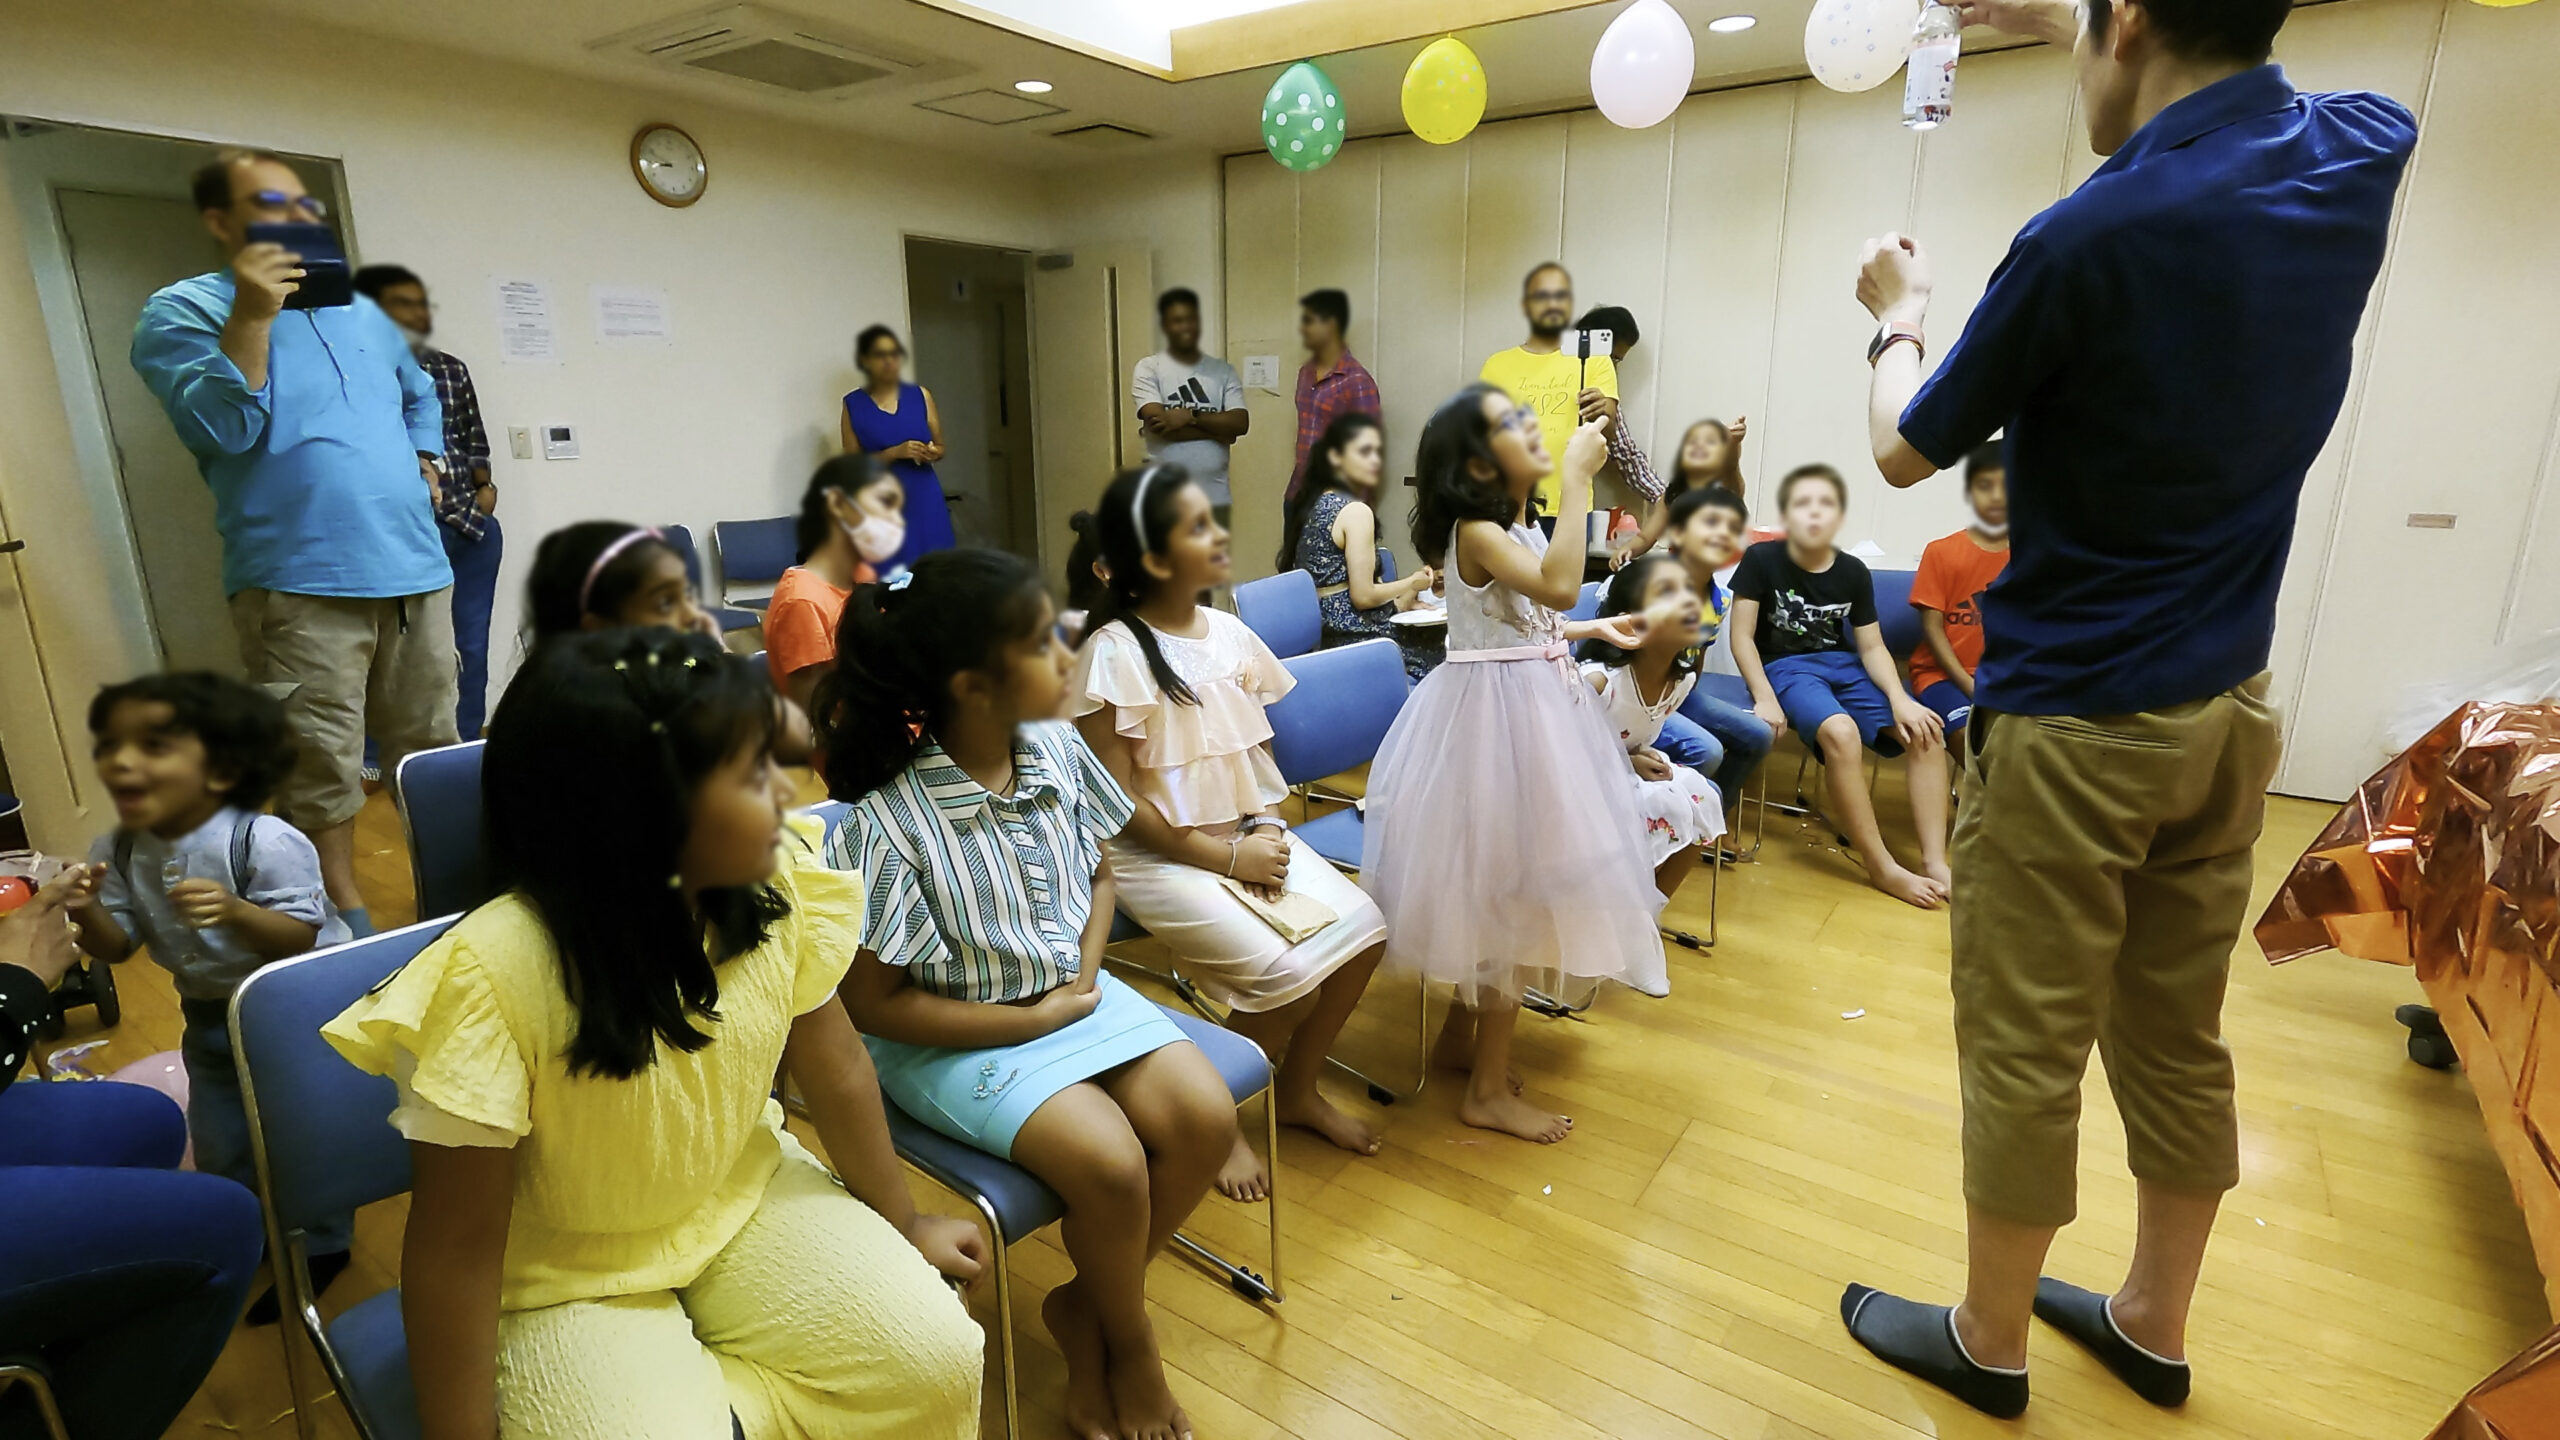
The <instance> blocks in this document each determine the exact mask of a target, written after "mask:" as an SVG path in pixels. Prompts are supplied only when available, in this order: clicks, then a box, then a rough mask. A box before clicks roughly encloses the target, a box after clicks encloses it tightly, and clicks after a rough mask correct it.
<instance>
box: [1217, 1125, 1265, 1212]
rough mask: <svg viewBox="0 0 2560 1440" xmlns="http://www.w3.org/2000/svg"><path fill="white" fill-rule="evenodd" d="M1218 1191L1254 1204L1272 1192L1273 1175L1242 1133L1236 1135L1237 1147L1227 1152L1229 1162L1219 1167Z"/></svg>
mask: <svg viewBox="0 0 2560 1440" xmlns="http://www.w3.org/2000/svg"><path fill="white" fill-rule="evenodd" d="M1216 1184H1217V1187H1218V1193H1219V1194H1221V1195H1224V1196H1226V1197H1227V1198H1228V1199H1230V1200H1236V1201H1241V1202H1243V1203H1245V1204H1248V1205H1250V1204H1254V1203H1256V1202H1258V1201H1260V1200H1262V1199H1263V1198H1264V1197H1266V1196H1268V1195H1269V1194H1270V1193H1271V1176H1270V1174H1269V1173H1268V1172H1267V1171H1265V1170H1264V1169H1263V1168H1262V1157H1261V1156H1259V1155H1256V1154H1254V1153H1253V1146H1252V1145H1251V1144H1249V1143H1247V1142H1246V1140H1245V1138H1244V1137H1243V1136H1242V1135H1238V1136H1237V1137H1236V1148H1235V1149H1233V1150H1230V1151H1228V1152H1227V1163H1226V1164H1224V1165H1221V1166H1219V1167H1218V1178H1217V1181H1216Z"/></svg>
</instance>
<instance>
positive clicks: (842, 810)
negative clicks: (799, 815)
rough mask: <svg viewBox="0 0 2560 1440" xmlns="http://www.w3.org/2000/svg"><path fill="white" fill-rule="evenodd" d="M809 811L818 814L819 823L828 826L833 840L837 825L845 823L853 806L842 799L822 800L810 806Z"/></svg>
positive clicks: (828, 831) (829, 834)
mask: <svg viewBox="0 0 2560 1440" xmlns="http://www.w3.org/2000/svg"><path fill="white" fill-rule="evenodd" d="M807 813H809V814H811V815H814V816H816V817H817V819H818V823H820V824H822V825H824V826H826V827H827V838H828V839H831V840H832V839H834V838H835V833H836V829H837V827H838V826H841V825H843V824H844V817H845V816H847V815H850V814H852V813H853V807H852V806H850V805H847V804H846V803H844V802H843V801H841V800H821V801H819V802H818V803H817V804H815V805H812V806H810V807H809V809H808V812H807Z"/></svg>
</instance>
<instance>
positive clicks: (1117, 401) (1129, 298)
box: [1031, 241, 1155, 596]
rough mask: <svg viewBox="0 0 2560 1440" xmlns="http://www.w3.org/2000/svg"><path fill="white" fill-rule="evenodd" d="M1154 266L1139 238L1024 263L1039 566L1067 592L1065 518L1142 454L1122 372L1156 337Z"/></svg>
mask: <svg viewBox="0 0 2560 1440" xmlns="http://www.w3.org/2000/svg"><path fill="white" fill-rule="evenodd" d="M1153 275H1154V270H1153V267H1152V262H1151V261H1150V259H1149V255H1148V250H1147V247H1146V246H1145V245H1144V244H1141V243H1137V242H1134V241H1133V242H1124V243H1121V244H1116V245H1080V246H1078V247H1076V249H1075V250H1074V251H1072V252H1064V253H1059V254H1052V255H1042V256H1040V257H1039V258H1038V259H1036V260H1035V261H1034V262H1033V263H1032V267H1031V375H1032V415H1033V419H1034V421H1035V422H1036V423H1037V424H1038V426H1039V448H1038V457H1037V458H1038V468H1037V472H1036V480H1037V485H1038V489H1039V494H1040V506H1039V509H1040V559H1041V569H1042V571H1043V572H1045V573H1046V574H1047V575H1048V577H1049V584H1050V587H1051V589H1052V591H1053V592H1054V593H1056V594H1058V595H1061V596H1063V595H1065V594H1066V593H1067V592H1066V585H1065V578H1066V559H1067V547H1068V546H1069V545H1070V544H1071V543H1073V542H1072V541H1071V540H1070V539H1069V538H1068V536H1069V534H1070V532H1069V530H1068V529H1067V521H1068V518H1069V517H1071V516H1073V515H1074V514H1075V512H1077V511H1078V510H1089V509H1091V508H1093V502H1094V501H1095V500H1097V499H1099V498H1100V497H1101V495H1102V488H1103V487H1104V486H1105V485H1108V484H1110V483H1111V477H1112V475H1113V474H1115V473H1117V472H1118V471H1119V470H1120V469H1122V468H1123V467H1125V466H1127V465H1129V464H1131V463H1133V462H1135V461H1136V460H1137V459H1138V458H1139V457H1140V456H1142V455H1144V454H1145V453H1146V451H1145V448H1144V447H1143V446H1142V445H1141V444H1140V442H1139V439H1138V419H1137V411H1136V408H1135V407H1133V406H1132V405H1130V404H1129V371H1130V367H1131V366H1134V365H1136V364H1137V363H1138V357H1139V356H1141V355H1144V354H1146V353H1147V350H1148V347H1149V346H1150V344H1151V343H1152V340H1153V337H1154V330H1153V327H1154V313H1155V288H1154V284H1153Z"/></svg>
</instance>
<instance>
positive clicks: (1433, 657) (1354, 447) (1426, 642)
mask: <svg viewBox="0 0 2560 1440" xmlns="http://www.w3.org/2000/svg"><path fill="white" fill-rule="evenodd" d="M1385 441H1386V434H1385V432H1384V430H1382V429H1381V428H1380V426H1379V424H1378V417H1377V416H1375V415H1362V414H1356V413H1355V414H1350V415H1343V416H1339V417H1337V418H1336V419H1335V420H1334V422H1333V423H1332V424H1331V425H1330V426H1327V427H1326V429H1325V432H1324V438H1322V439H1321V440H1319V441H1317V442H1316V446H1315V448H1314V449H1313V450H1310V451H1308V452H1307V477H1306V483H1305V484H1303V485H1302V486H1300V487H1299V489H1298V498H1296V499H1295V500H1292V501H1290V502H1289V508H1288V511H1287V513H1286V514H1285V515H1284V516H1283V518H1282V520H1281V531H1280V534H1281V540H1280V555H1279V566H1280V568H1281V569H1283V570H1304V571H1306V572H1307V574H1308V576H1309V578H1311V579H1313V580H1314V581H1315V582H1316V608H1317V609H1318V610H1320V611H1321V612H1322V613H1323V616H1324V645H1325V648H1327V649H1331V648H1332V647H1334V646H1336V645H1351V644H1356V643H1358V642H1359V641H1362V640H1374V639H1377V638H1379V637H1380V636H1384V637H1386V638H1388V639H1391V640H1393V641H1395V642H1396V645H1397V648H1399V649H1401V650H1402V651H1403V652H1404V668H1405V673H1406V674H1407V675H1408V676H1410V677H1412V678H1413V679H1415V680H1417V681H1418V680H1420V679H1421V678H1422V677H1423V676H1425V675H1427V674H1429V673H1430V672H1431V668H1432V667H1433V666H1435V665H1438V664H1439V663H1440V661H1441V657H1442V656H1443V654H1444V653H1445V651H1446V645H1445V643H1444V642H1445V641H1446V639H1447V636H1446V634H1445V632H1444V631H1443V630H1442V629H1440V628H1439V627H1437V626H1426V627H1419V628H1417V627H1414V626H1409V625H1399V624H1396V623H1395V617H1396V615H1397V614H1398V613H1400V612H1402V611H1406V610H1411V609H1413V608H1415V607H1416V606H1417V605H1419V604H1421V603H1422V597H1423V595H1424V594H1425V593H1426V592H1428V591H1429V590H1430V589H1431V587H1432V584H1433V582H1434V581H1435V580H1436V579H1437V578H1438V577H1436V576H1434V575H1433V574H1432V573H1431V568H1430V567H1429V566H1427V565H1426V566H1424V567H1422V568H1421V569H1419V570H1417V571H1415V572H1414V573H1413V574H1412V575H1410V576H1407V577H1406V578H1405V579H1403V580H1389V579H1387V578H1385V577H1386V575H1387V573H1388V568H1389V567H1388V565H1387V550H1386V547H1385V546H1383V545H1380V544H1379V543H1378V514H1377V511H1376V510H1375V509H1373V508H1371V507H1372V506H1374V505H1375V504H1376V503H1377V499H1378V489H1379V486H1380V483H1381V481H1382V480H1383V478H1384V474H1385V471H1386V445H1385Z"/></svg>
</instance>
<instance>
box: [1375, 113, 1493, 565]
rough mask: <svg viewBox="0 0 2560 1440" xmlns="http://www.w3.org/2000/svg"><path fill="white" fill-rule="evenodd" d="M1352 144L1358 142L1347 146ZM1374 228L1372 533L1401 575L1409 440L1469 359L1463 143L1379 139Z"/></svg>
mask: <svg viewBox="0 0 2560 1440" xmlns="http://www.w3.org/2000/svg"><path fill="white" fill-rule="evenodd" d="M1352 148H1353V149H1360V148H1363V147H1361V146H1357V145H1355V146H1353V147H1352ZM1376 149H1377V150H1378V153H1379V175H1378V180H1379V196H1380V209H1379V214H1380V217H1381V221H1380V226H1379V232H1380V234H1381V235H1382V236H1383V237H1384V241H1385V243H1384V244H1383V245H1382V247H1381V250H1380V254H1379V257H1378V291H1379V295H1378V329H1377V337H1378V338H1377V345H1376V348H1375V349H1374V350H1372V351H1371V352H1369V353H1368V355H1367V357H1366V359H1367V362H1368V365H1369V369H1370V371H1371V372H1372V373H1374V374H1375V375H1376V376H1377V377H1378V396H1379V399H1380V400H1382V401H1383V402H1384V403H1385V406H1386V412H1387V413H1386V416H1385V419H1386V422H1387V484H1386V494H1385V496H1384V497H1383V498H1382V500H1381V501H1380V505H1379V510H1380V513H1379V516H1378V522H1379V529H1380V531H1381V533H1383V534H1384V535H1385V536H1386V537H1387V543H1388V544H1389V545H1391V546H1392V547H1394V549H1395V552H1396V556H1397V559H1398V562H1399V563H1400V564H1401V565H1402V566H1403V570H1402V572H1401V573H1406V574H1410V573H1412V568H1413V565H1414V563H1415V551H1414V548H1413V541H1412V539H1411V537H1410V536H1409V534H1408V533H1407V532H1408V530H1409V528H1410V524H1411V517H1412V513H1413V500H1412V496H1413V492H1412V491H1410V490H1408V489H1406V488H1405V487H1404V480H1405V477H1406V476H1408V475H1411V474H1412V473H1413V452H1414V446H1415V445H1416V444H1417V443H1419V442H1420V441H1421V439H1422V426H1423V422H1424V421H1426V420H1428V419H1430V418H1431V412H1432V411H1433V410H1434V409H1436V408H1437V407H1438V406H1439V404H1440V402H1441V401H1443V400H1445V399H1447V398H1448V397H1449V396H1450V395H1451V394H1453V393H1455V392H1456V391H1457V389H1458V388H1459V387H1460V386H1462V385H1464V384H1465V383H1466V382H1467V381H1469V380H1471V379H1474V378H1475V367H1476V365H1477V364H1479V363H1481V361H1480V360H1470V359H1469V358H1468V357H1467V353H1466V348H1465V329H1466V327H1465V325H1464V324H1463V323H1462V322H1461V320H1460V318H1459V317H1460V314H1461V311H1462V305H1463V299H1464V296H1465V294H1466V291H1467V285H1468V273H1467V248H1466V235H1467V172H1468V169H1469V166H1470V163H1471V161H1470V157H1469V155H1468V152H1467V147H1466V146H1464V145H1428V144H1425V143H1423V142H1422V141H1420V140H1417V139H1415V138H1413V137H1412V136H1410V135H1406V136H1401V137H1399V138H1397V139H1394V140H1387V141H1381V142H1378V143H1377V145H1376Z"/></svg>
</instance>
